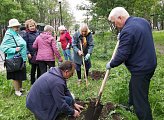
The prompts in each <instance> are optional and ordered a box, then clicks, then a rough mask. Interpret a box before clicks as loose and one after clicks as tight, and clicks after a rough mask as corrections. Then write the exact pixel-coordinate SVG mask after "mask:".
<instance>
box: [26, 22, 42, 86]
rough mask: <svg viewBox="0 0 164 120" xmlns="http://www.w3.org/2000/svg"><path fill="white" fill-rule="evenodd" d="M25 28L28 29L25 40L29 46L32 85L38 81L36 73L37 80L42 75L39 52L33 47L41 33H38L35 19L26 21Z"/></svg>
mask: <svg viewBox="0 0 164 120" xmlns="http://www.w3.org/2000/svg"><path fill="white" fill-rule="evenodd" d="M25 27H26V33H25V35H24V37H23V39H24V40H25V41H26V44H27V55H28V60H29V63H30V65H31V74H30V80H31V85H32V84H33V83H34V82H35V79H36V78H35V74H36V72H37V78H38V77H39V76H40V75H41V74H40V69H39V64H38V63H37V62H36V54H37V50H35V49H34V48H33V47H32V45H33V43H34V41H35V39H36V38H37V37H38V36H39V32H38V31H37V24H36V22H35V21H34V20H33V19H29V20H26V22H25Z"/></svg>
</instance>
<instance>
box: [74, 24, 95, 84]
mask: <svg viewBox="0 0 164 120" xmlns="http://www.w3.org/2000/svg"><path fill="white" fill-rule="evenodd" d="M80 43H81V44H82V50H81V47H80ZM72 46H73V61H74V62H75V63H76V72H77V76H78V82H79V83H80V82H81V65H82V56H84V59H85V67H86V74H87V76H88V73H89V69H90V68H91V60H90V56H91V54H92V51H93V47H94V42H93V37H92V33H91V32H90V30H89V29H88V26H87V25H86V24H82V25H81V26H80V30H79V31H77V32H76V33H75V34H74V36H73V42H72Z"/></svg>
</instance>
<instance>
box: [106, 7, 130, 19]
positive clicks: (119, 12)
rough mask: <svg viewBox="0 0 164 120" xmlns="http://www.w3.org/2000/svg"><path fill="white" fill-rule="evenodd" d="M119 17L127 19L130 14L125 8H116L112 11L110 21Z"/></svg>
mask: <svg viewBox="0 0 164 120" xmlns="http://www.w3.org/2000/svg"><path fill="white" fill-rule="evenodd" d="M119 16H123V17H125V18H128V17H129V13H128V12H127V11H126V10H125V8H123V7H115V8H113V9H112V10H111V12H110V14H109V17H108V20H109V21H111V18H112V17H115V18H118V17H119Z"/></svg>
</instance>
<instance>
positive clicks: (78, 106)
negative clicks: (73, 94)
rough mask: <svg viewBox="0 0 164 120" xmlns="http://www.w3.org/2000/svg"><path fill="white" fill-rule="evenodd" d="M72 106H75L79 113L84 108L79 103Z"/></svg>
mask: <svg viewBox="0 0 164 120" xmlns="http://www.w3.org/2000/svg"><path fill="white" fill-rule="evenodd" d="M74 107H75V109H77V110H78V111H79V112H80V113H81V109H84V107H83V106H81V105H79V104H76V103H75V104H74Z"/></svg>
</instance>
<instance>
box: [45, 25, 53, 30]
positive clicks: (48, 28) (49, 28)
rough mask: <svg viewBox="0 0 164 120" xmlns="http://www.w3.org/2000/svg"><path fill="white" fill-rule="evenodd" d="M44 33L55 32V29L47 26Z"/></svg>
mask: <svg viewBox="0 0 164 120" xmlns="http://www.w3.org/2000/svg"><path fill="white" fill-rule="evenodd" d="M44 31H45V32H48V31H51V32H53V31H54V28H53V27H52V26H51V25H46V26H45V27H44Z"/></svg>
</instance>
